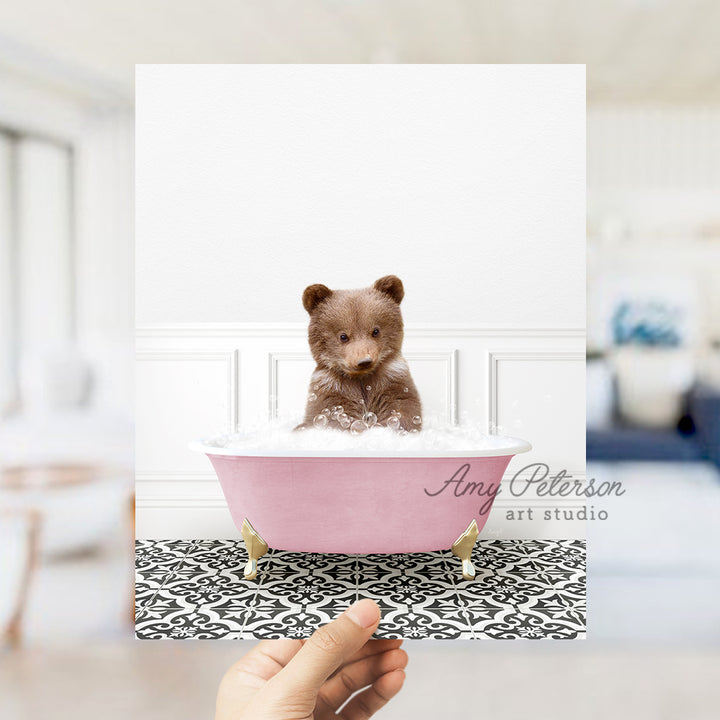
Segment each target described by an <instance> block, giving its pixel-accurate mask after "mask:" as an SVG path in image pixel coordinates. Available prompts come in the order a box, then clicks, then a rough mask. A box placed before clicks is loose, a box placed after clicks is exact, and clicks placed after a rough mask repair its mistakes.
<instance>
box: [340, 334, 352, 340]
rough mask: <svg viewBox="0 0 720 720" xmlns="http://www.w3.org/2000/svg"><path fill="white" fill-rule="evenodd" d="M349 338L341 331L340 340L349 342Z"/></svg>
mask: <svg viewBox="0 0 720 720" xmlns="http://www.w3.org/2000/svg"><path fill="white" fill-rule="evenodd" d="M349 339H350V338H349V337H348V336H347V335H346V334H345V333H340V342H347V341H348V340H349Z"/></svg>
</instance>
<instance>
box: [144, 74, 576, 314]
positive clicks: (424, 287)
mask: <svg viewBox="0 0 720 720" xmlns="http://www.w3.org/2000/svg"><path fill="white" fill-rule="evenodd" d="M137 108H138V117H137V215H136V217H137V275H136V283H137V307H136V311H137V321H138V322H139V323H169V322H205V321H237V322H293V321H299V322H302V321H304V320H305V319H306V318H305V314H304V311H303V309H302V306H301V304H300V301H299V298H300V295H301V293H302V290H303V288H304V287H305V286H306V285H308V284H310V283H313V282H322V283H325V284H327V285H329V286H330V287H357V286H362V285H366V284H370V283H371V282H372V281H373V280H374V279H375V278H377V277H379V276H381V275H384V274H386V273H395V274H398V275H400V277H401V278H402V279H403V281H404V283H405V286H406V292H407V300H406V302H405V303H404V313H405V320H406V322H408V323H426V322H427V323H438V322H440V323H445V322H448V323H464V324H470V325H477V324H482V325H499V326H505V327H507V326H513V325H521V326H525V327H528V326H537V327H583V326H584V323H585V68H584V66H580V65H537V66H526V65H500V66H492V65H487V66H485V65H366V66H363V65H316V66H302V65H300V66H298V65H278V66H262V65H226V66H223V65H196V66H182V65H154V66H138V69H137Z"/></svg>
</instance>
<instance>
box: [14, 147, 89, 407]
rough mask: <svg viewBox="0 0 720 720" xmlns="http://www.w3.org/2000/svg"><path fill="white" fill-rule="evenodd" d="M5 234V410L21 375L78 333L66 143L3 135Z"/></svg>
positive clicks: (59, 350)
mask: <svg viewBox="0 0 720 720" xmlns="http://www.w3.org/2000/svg"><path fill="white" fill-rule="evenodd" d="M0 233H1V234H0V267H1V270H0V273H2V275H1V276H0V294H1V297H0V358H1V362H0V408H1V409H2V410H3V411H5V412H7V411H8V410H10V409H12V406H13V404H14V402H15V400H16V398H17V394H18V384H19V381H21V380H22V378H23V377H26V378H29V379H30V380H32V377H33V375H34V374H35V371H34V370H33V368H37V367H38V366H39V365H40V364H42V363H43V362H45V361H47V359H48V358H50V359H51V358H52V357H53V355H54V354H57V353H63V352H64V351H65V350H66V349H67V348H69V347H70V346H71V344H72V343H73V339H74V335H75V261H74V247H73V244H74V243H73V236H74V228H73V158H72V151H71V149H70V148H69V147H68V146H66V145H62V144H58V143H55V142H53V141H50V140H45V139H41V138H35V137H26V136H22V135H19V136H18V135H14V134H11V133H3V134H2V135H1V136H0ZM31 385H32V383H30V386H31ZM20 399H21V401H22V400H24V399H25V398H22V397H21V398H20Z"/></svg>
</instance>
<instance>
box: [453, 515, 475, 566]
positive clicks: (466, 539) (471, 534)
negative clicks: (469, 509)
mask: <svg viewBox="0 0 720 720" xmlns="http://www.w3.org/2000/svg"><path fill="white" fill-rule="evenodd" d="M479 534H480V531H479V530H478V526H477V522H476V521H475V519H474V518H473V521H472V522H471V523H470V524H469V525H468V526H467V530H465V532H464V533H463V534H462V535H461V536H460V537H459V538H458V539H457V540H456V541H455V542H454V543H453V545H452V548H451V550H452V553H453V555H456V556H457V557H459V558H460V559H461V560H462V574H463V577H464V578H465V579H466V580H474V579H475V566H474V565H473V564H472V560H471V559H470V557H471V556H472V550H473V547H475V541H476V540H477V538H478V535H479Z"/></svg>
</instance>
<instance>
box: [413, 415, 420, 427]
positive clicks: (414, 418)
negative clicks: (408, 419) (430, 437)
mask: <svg viewBox="0 0 720 720" xmlns="http://www.w3.org/2000/svg"><path fill="white" fill-rule="evenodd" d="M421 422H422V418H421V417H420V416H419V415H415V416H414V417H413V423H415V425H419V424H420V423H421Z"/></svg>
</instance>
